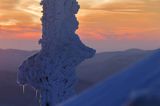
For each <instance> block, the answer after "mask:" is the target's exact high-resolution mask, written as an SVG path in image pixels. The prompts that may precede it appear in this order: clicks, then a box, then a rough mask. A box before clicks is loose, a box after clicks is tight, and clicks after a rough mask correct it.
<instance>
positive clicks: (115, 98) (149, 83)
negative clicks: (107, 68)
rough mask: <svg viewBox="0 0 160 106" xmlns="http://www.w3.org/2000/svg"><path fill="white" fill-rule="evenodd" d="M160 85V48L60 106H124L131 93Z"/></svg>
mask: <svg viewBox="0 0 160 106" xmlns="http://www.w3.org/2000/svg"><path fill="white" fill-rule="evenodd" d="M159 85H160V50H157V51H156V52H155V53H153V55H151V56H149V57H148V58H146V59H144V60H143V61H141V62H139V63H137V64H135V65H133V66H132V67H130V68H128V69H126V70H124V71H123V72H121V73H119V74H116V75H114V76H112V77H110V78H109V79H106V80H105V81H104V82H102V83H100V84H98V85H97V86H95V87H93V88H91V89H89V90H88V91H86V92H84V93H82V94H81V95H79V96H76V97H74V98H72V99H70V100H69V101H67V102H65V103H64V104H62V105H60V106H123V105H124V103H126V101H128V98H129V97H130V96H131V94H134V92H137V91H139V90H146V89H151V88H156V87H158V86H159Z"/></svg>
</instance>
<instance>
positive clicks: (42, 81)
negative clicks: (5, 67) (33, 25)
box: [18, 0, 95, 106]
mask: <svg viewBox="0 0 160 106" xmlns="http://www.w3.org/2000/svg"><path fill="white" fill-rule="evenodd" d="M41 5H42V6H43V16H42V19H41V20H42V32H43V35H42V39H41V40H40V41H39V43H40V44H41V46H42V49H41V50H40V52H38V53H37V54H35V55H33V56H31V57H29V58H28V59H27V60H26V61H24V63H23V64H22V65H21V66H20V68H19V72H18V83H19V84H21V85H25V84H29V85H31V86H33V87H34V88H35V89H37V90H38V92H39V93H40V95H41V106H54V105H55V104H56V103H59V102H62V101H64V100H66V99H67V98H69V97H70V96H72V95H74V94H75V91H74V84H75V82H76V79H77V78H76V75H75V68H76V66H77V65H78V64H80V63H81V62H82V61H84V60H85V59H87V58H91V57H92V56H93V55H94V54H95V50H93V49H91V48H88V47H86V46H85V45H84V44H83V43H82V42H81V41H80V39H79V37H78V35H77V34H75V31H76V30H77V28H78V21H77V19H76V16H75V14H77V12H78V10H79V5H78V2H77V1H76V0H42V2H41Z"/></svg>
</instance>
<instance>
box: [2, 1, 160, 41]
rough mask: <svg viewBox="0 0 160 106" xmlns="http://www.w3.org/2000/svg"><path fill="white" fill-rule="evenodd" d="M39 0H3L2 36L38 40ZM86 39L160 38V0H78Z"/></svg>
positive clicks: (82, 34)
mask: <svg viewBox="0 0 160 106" xmlns="http://www.w3.org/2000/svg"><path fill="white" fill-rule="evenodd" d="M39 1H40V0H1V3H0V40H17V39H19V40H26V39H27V40H37V39H39V37H40V36H41V23H40V17H41V7H40V5H39ZM79 3H80V4H81V9H80V12H79V14H78V19H79V21H80V27H79V30H78V31H77V32H78V33H79V34H80V36H81V38H82V39H83V40H84V41H85V40H86V41H88V42H92V41H94V42H95V41H104V42H105V41H106V40H109V39H112V40H113V39H115V40H128V41H134V40H135V41H136V40H141V41H142V42H143V41H144V42H146V41H150V40H152V41H154V40H157V39H160V35H159V34H160V21H159V19H160V0H79Z"/></svg>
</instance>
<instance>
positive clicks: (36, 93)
mask: <svg viewBox="0 0 160 106" xmlns="http://www.w3.org/2000/svg"><path fill="white" fill-rule="evenodd" d="M37 96H38V90H37V89H36V97H37Z"/></svg>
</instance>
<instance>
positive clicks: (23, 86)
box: [22, 85, 25, 94]
mask: <svg viewBox="0 0 160 106" xmlns="http://www.w3.org/2000/svg"><path fill="white" fill-rule="evenodd" d="M22 89H23V94H24V91H25V85H22Z"/></svg>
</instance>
